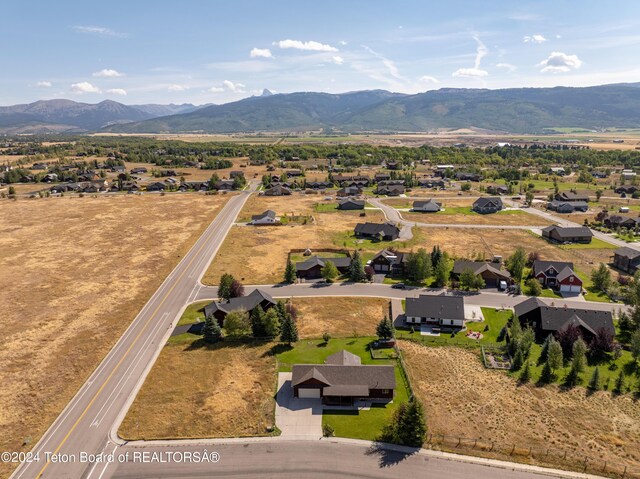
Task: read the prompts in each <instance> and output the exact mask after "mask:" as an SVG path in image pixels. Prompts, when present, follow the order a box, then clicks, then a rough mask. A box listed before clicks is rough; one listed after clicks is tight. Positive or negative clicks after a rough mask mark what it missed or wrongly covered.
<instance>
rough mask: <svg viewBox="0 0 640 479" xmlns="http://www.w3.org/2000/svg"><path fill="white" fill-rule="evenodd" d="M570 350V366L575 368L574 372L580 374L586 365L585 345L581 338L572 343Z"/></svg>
mask: <svg viewBox="0 0 640 479" xmlns="http://www.w3.org/2000/svg"><path fill="white" fill-rule="evenodd" d="M572 350H573V354H572V355H571V367H572V368H575V370H576V372H577V373H578V374H580V373H581V372H583V371H584V368H585V367H586V365H587V356H586V354H587V345H586V343H585V342H584V340H583V339H582V338H578V339H577V340H576V342H575V343H573V348H572Z"/></svg>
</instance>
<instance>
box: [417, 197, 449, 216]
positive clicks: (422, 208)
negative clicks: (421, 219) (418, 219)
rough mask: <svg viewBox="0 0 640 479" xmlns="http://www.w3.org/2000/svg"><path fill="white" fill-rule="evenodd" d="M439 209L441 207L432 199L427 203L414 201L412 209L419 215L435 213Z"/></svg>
mask: <svg viewBox="0 0 640 479" xmlns="http://www.w3.org/2000/svg"><path fill="white" fill-rule="evenodd" d="M441 209H442V205H441V204H440V203H438V202H437V201H436V200H434V199H430V200H427V201H414V202H413V208H412V210H413V211H418V212H420V213H437V212H438V211H440V210H441Z"/></svg>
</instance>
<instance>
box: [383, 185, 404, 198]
mask: <svg viewBox="0 0 640 479" xmlns="http://www.w3.org/2000/svg"><path fill="white" fill-rule="evenodd" d="M404 191H405V188H404V185H380V184H378V189H377V190H376V194H378V195H387V196H400V195H402V194H404Z"/></svg>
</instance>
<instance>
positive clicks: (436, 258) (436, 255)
mask: <svg viewBox="0 0 640 479" xmlns="http://www.w3.org/2000/svg"><path fill="white" fill-rule="evenodd" d="M440 258H442V251H440V246H438V245H435V246H434V247H433V250H432V251H431V264H432V265H433V266H434V267H435V265H437V264H438V263H439V262H440Z"/></svg>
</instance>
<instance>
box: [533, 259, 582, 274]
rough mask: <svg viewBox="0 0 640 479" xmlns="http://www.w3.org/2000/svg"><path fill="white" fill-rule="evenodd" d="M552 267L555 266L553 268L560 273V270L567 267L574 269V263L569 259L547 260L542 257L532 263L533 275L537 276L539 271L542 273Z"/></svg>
mask: <svg viewBox="0 0 640 479" xmlns="http://www.w3.org/2000/svg"><path fill="white" fill-rule="evenodd" d="M550 267H553V269H555V270H556V271H557V272H558V273H560V271H562V270H563V269H565V268H567V267H568V268H571V269H573V263H571V262H568V261H545V260H542V259H537V260H535V261H534V262H533V265H532V269H533V275H534V276H537V274H538V273H540V272H541V271H546V270H548V269H549V268H550Z"/></svg>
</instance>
